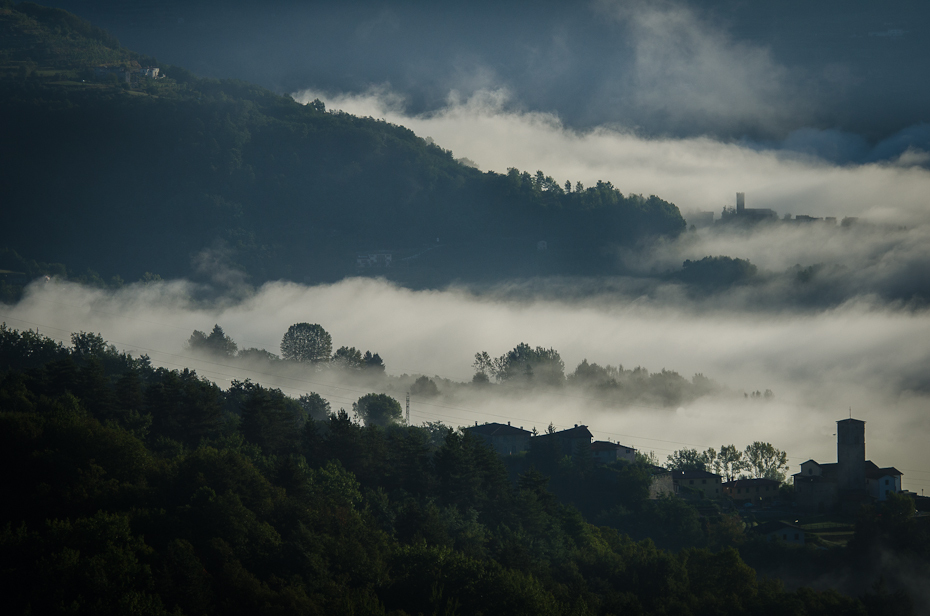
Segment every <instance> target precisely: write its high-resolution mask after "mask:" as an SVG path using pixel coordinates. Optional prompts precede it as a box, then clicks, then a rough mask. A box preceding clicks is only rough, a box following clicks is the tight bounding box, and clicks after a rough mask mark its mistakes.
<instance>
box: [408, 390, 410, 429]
mask: <svg viewBox="0 0 930 616" xmlns="http://www.w3.org/2000/svg"><path fill="white" fill-rule="evenodd" d="M407 425H408V426H409V425H410V392H409V391H408V392H407Z"/></svg>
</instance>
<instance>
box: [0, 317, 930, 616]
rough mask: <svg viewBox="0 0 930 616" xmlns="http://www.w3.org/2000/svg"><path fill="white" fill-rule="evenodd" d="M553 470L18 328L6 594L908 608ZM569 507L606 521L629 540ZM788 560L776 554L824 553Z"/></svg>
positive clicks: (1, 506) (26, 600)
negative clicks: (838, 585)
mask: <svg viewBox="0 0 930 616" xmlns="http://www.w3.org/2000/svg"><path fill="white" fill-rule="evenodd" d="M540 440H541V441H545V439H540ZM546 442H550V441H546ZM550 453H551V452H547V451H546V449H545V448H543V449H540V450H537V451H533V452H531V455H528V456H527V458H526V461H525V463H526V464H528V465H530V468H529V469H528V470H523V471H521V472H520V473H519V475H518V476H516V477H510V476H509V475H508V467H506V466H505V465H504V463H503V462H502V459H501V458H500V457H499V456H498V455H497V454H496V453H494V452H493V451H492V450H491V449H490V448H488V447H487V446H486V445H485V444H484V443H483V441H480V440H478V439H476V438H475V437H473V436H471V435H470V434H468V433H465V434H462V433H460V432H456V431H453V430H446V431H445V432H444V433H442V434H439V435H438V438H437V435H436V433H435V432H433V431H431V430H429V429H427V428H416V427H409V426H403V425H393V426H390V427H379V426H376V425H372V426H361V425H358V424H357V423H355V422H354V421H352V420H351V419H350V417H349V416H348V415H347V414H346V413H345V412H342V411H340V412H337V413H335V414H332V415H331V416H329V417H326V418H324V419H322V420H320V421H316V420H314V419H312V418H310V417H308V416H307V415H306V414H305V413H304V412H302V407H301V404H300V403H299V402H298V401H295V400H293V399H290V398H287V397H286V396H284V395H283V394H282V393H281V392H280V391H278V390H274V389H267V388H264V387H261V386H260V385H257V384H254V383H250V382H245V383H235V384H234V385H233V387H231V388H230V389H228V390H227V391H223V390H221V389H219V388H218V387H216V386H215V385H214V384H212V383H210V382H208V381H205V380H203V379H201V378H199V377H198V376H197V375H196V374H194V373H193V372H191V371H188V370H183V371H177V370H175V371H169V370H165V369H163V368H159V369H155V368H153V367H152V366H151V365H150V364H149V362H148V360H147V358H146V357H145V356H143V357H141V358H133V357H131V356H129V355H126V354H124V353H119V352H117V351H116V349H115V348H113V347H111V346H109V345H107V344H106V342H105V341H104V340H103V339H101V338H100V337H99V336H97V335H93V334H87V333H79V334H74V335H73V336H72V345H71V346H70V347H65V346H63V345H61V344H59V343H56V342H54V341H53V340H50V339H48V338H44V337H42V336H40V335H38V334H35V333H32V332H17V331H15V330H11V329H8V328H7V327H6V326H5V325H4V326H0V457H2V461H3V465H4V468H6V469H7V470H8V471H9V472H7V473H6V474H5V479H4V481H3V495H4V498H3V499H0V588H2V590H3V596H4V603H5V606H6V609H7V611H8V612H10V613H16V614H21V613H41V614H52V613H64V612H68V613H91V614H126V613H134V614H167V613H171V614H249V615H252V614H292V613H301V614H394V615H396V616H401V615H403V614H508V615H510V614H527V615H533V616H537V615H539V614H576V615H584V614H605V615H606V614H628V613H632V614H671V613H675V614H755V615H758V614H773V615H774V614H798V615H802V614H803V615H823V616H827V615H830V616H835V615H842V614H849V615H853V614H855V615H862V614H891V613H894V614H906V613H909V612H910V600H909V599H908V597H907V596H906V595H903V594H902V593H897V594H892V593H888V592H886V591H884V589H883V588H878V589H877V590H875V591H874V592H867V593H865V594H863V595H862V597H861V598H850V597H845V596H842V595H840V594H838V593H836V592H833V591H826V592H814V591H811V590H810V589H804V588H802V589H800V590H798V591H796V592H786V591H785V590H784V589H783V588H782V587H781V585H780V584H778V583H776V582H772V581H766V580H763V579H759V578H757V576H756V574H755V572H754V571H753V570H752V569H751V568H750V567H749V566H747V565H746V564H745V563H744V562H743V561H742V560H741V558H740V556H739V553H738V552H737V551H736V550H735V549H733V547H732V546H733V545H738V544H739V542H738V541H737V538H738V536H739V535H740V533H739V532H738V531H737V530H736V529H734V527H733V525H732V523H729V524H728V523H727V522H726V520H723V519H721V520H718V521H714V520H713V519H707V518H704V519H699V518H698V514H697V512H696V511H695V510H694V508H693V507H692V506H690V505H688V504H687V503H685V502H684V501H683V500H679V499H660V500H659V501H650V500H646V499H645V494H644V493H643V487H644V485H646V484H645V483H644V481H645V482H646V483H648V478H646V479H644V477H643V475H644V473H646V471H647V469H648V466H645V465H642V464H627V463H618V464H617V465H612V466H610V467H608V468H604V467H601V468H600V470H595V469H594V468H592V467H591V466H590V459H587V460H585V459H584V458H581V459H579V460H576V461H571V460H569V459H568V458H564V459H561V460H560V459H558V457H554V458H553V457H552V456H551V455H550ZM510 466H511V467H513V465H510ZM511 470H514V469H513V468H511ZM550 478H551V480H552V481H553V482H554V483H556V484H558V485H557V486H556V487H558V488H559V491H564V492H567V495H565V496H561V497H560V496H557V495H556V494H553V492H551V491H550V490H549V488H548V484H549V482H550ZM905 500H906V499H905ZM573 501H575V502H579V503H580V504H582V505H583V506H584V507H585V509H589V510H590V509H592V507H595V506H596V505H597V506H603V505H604V504H605V503H606V504H610V505H611V506H612V507H613V508H612V510H611V511H612V515H610V516H607V518H609V519H606V520H605V522H606V523H608V524H612V525H614V527H611V526H602V527H597V526H593V525H592V524H590V523H589V522H588V521H586V519H585V517H584V515H583V514H582V512H579V510H578V509H576V507H575V506H574V505H573V504H571V503H572V502H573ZM598 503H599V505H598ZM618 520H626V521H621V522H620V524H630V523H631V521H632V522H634V526H632V527H631V528H632V529H634V530H635V532H636V534H639V535H642V534H646V535H647V536H654V537H655V538H656V539H657V540H658V541H660V542H661V543H663V544H666V545H669V546H671V547H675V548H676V549H680V548H683V549H680V551H678V552H677V553H673V552H667V551H663V550H662V549H659V548H657V547H656V545H655V544H654V543H653V542H652V541H650V540H645V541H641V542H637V541H634V540H633V539H631V538H630V537H628V536H627V535H625V534H624V532H621V531H620V530H618V529H617V527H616V523H617V521H618ZM889 520H890V518H889ZM894 520H895V521H894V526H893V527H892V526H889V524H888V523H887V522H882V521H881V520H877V521H874V520H873V521H872V522H871V523H870V524H867V525H864V526H863V528H864V529H865V530H867V531H868V533H871V535H867V534H864V535H863V539H864V540H866V539H869V538H870V537H871V538H878V537H880V536H882V533H883V532H887V531H888V530H889V529H890V530H891V531H893V535H892V536H897V537H905V536H906V537H908V538H909V539H908V546H907V548H906V549H907V550H909V551H914V550H925V549H926V546H927V541H926V532H925V530H924V531H922V532H923V534H919V533H916V532H915V531H914V530H913V529H910V530H907V529H905V526H906V524H907V523H908V522H907V521H906V520H905V519H903V518H902V519H898V518H894ZM899 522H900V523H899ZM902 524H903V525H902ZM911 524H913V523H912V522H911ZM894 533H896V534H894ZM902 533H905V534H902ZM762 545H764V542H763V544H762ZM864 545H865V546H868V545H870V543H864ZM689 546H690V547H689ZM896 549H898V548H896ZM787 552H791V550H790V548H786V547H785V546H781V547H779V546H770V547H769V548H768V553H769V556H770V557H782V558H784V559H785V560H786V562H804V560H805V559H807V558H810V554H813V553H814V552H798V551H795V552H794V556H790V555H789V554H787ZM904 553H905V552H901V554H904ZM860 557H861V558H866V559H867V558H868V550H863V554H862V555H861V556H860Z"/></svg>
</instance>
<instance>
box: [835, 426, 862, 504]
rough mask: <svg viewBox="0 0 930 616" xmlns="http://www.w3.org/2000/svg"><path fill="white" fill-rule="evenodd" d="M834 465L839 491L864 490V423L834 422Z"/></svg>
mask: <svg viewBox="0 0 930 616" xmlns="http://www.w3.org/2000/svg"><path fill="white" fill-rule="evenodd" d="M836 463H837V467H838V468H837V470H838V471H839V472H838V477H837V479H838V480H839V484H840V485H839V488H840V489H841V490H865V489H866V484H865V422H864V421H860V420H858V419H852V418H849V419H843V420H841V421H838V422H836Z"/></svg>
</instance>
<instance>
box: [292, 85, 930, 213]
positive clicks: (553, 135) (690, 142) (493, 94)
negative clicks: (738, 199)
mask: <svg viewBox="0 0 930 616" xmlns="http://www.w3.org/2000/svg"><path fill="white" fill-rule="evenodd" d="M294 97H295V98H296V99H297V100H300V101H309V100H313V99H314V98H321V99H322V100H324V102H326V104H327V107H329V108H337V109H342V110H344V111H347V112H350V113H354V114H356V115H363V116H369V115H370V116H373V117H377V118H384V119H385V120H387V121H389V122H392V123H396V124H402V125H404V126H407V127H409V128H410V129H411V130H413V131H414V132H415V133H416V134H417V135H419V136H421V137H426V136H430V137H432V138H433V139H435V141H436V143H438V144H439V145H441V146H442V147H444V148H446V149H451V150H452V152H453V153H454V154H455V155H456V156H460V157H461V156H464V157H467V158H469V159H471V160H473V161H475V162H476V163H477V164H478V165H479V167H480V168H481V169H483V170H492V171H497V172H499V173H503V172H505V171H506V170H507V168H509V167H517V168H519V169H522V170H528V171H530V172H535V171H536V170H537V169H541V170H543V171H544V172H545V173H546V174H548V175H552V176H553V177H555V178H556V179H557V180H559V181H560V182H564V181H565V180H571V181H572V182H573V183H574V182H576V181H581V182H583V183H585V184H586V185H592V184H593V183H594V182H595V181H597V180H599V179H600V180H607V181H610V182H612V183H613V184H614V186H616V187H617V188H618V189H620V190H621V191H623V192H624V193H638V194H644V195H649V194H656V195H658V196H660V197H662V198H664V199H666V200H668V201H671V202H673V203H675V204H676V205H678V206H679V208H680V209H682V210H690V209H700V210H714V211H716V212H717V215H718V216H719V212H720V210H721V209H722V207H723V206H724V205H730V206H732V205H733V204H734V199H735V197H734V193H736V192H737V191H739V192H745V193H746V195H747V197H746V198H747V206H748V207H761V208H772V209H774V210H776V211H778V212H779V213H780V214H785V213H791V214H795V215H797V214H810V215H814V216H837V217H844V216H859V217H868V218H870V219H871V220H874V221H879V222H885V221H892V222H898V223H902V224H916V223H922V222H924V221H926V219H927V214H928V211H927V210H928V208H927V205H928V203H927V197H926V195H928V194H930V172H928V171H927V170H926V169H923V168H921V167H919V166H909V165H907V164H901V163H902V162H904V163H907V162H913V161H910V158H914V156H910V158H909V159H908V161H899V162H896V163H871V164H865V165H835V164H831V163H828V162H826V161H824V160H822V159H819V158H815V157H813V156H806V155H801V154H797V153H791V152H778V151H773V150H763V151H760V150H758V149H754V148H751V147H747V146H744V145H740V144H737V143H724V142H720V141H715V140H713V139H710V138H706V137H698V138H689V139H672V138H665V139H647V138H643V137H640V136H637V135H636V134H635V133H634V132H631V131H626V130H621V129H614V128H606V127H602V128H598V129H594V130H591V131H587V132H583V133H581V132H577V131H573V130H570V129H567V128H566V127H564V126H563V125H562V124H561V122H560V121H559V119H558V118H557V117H556V116H554V115H551V114H547V113H539V112H521V111H515V110H512V109H510V108H509V107H510V96H509V94H508V92H507V91H506V90H493V91H481V92H478V93H476V94H475V95H473V96H471V97H470V98H468V99H465V100H461V99H459V98H457V97H456V96H455V95H453V96H451V97H450V100H449V104H448V105H447V106H446V107H445V108H444V109H443V110H442V111H440V112H434V113H431V114H429V115H423V116H410V115H406V114H405V113H404V112H403V109H402V105H400V104H399V103H398V100H397V98H396V97H395V96H392V95H390V94H389V91H385V90H384V89H383V88H380V89H378V90H373V91H371V92H369V93H368V94H365V95H361V96H345V95H343V96H329V97H327V96H325V95H323V94H321V93H318V92H312V91H304V92H299V93H296V94H294Z"/></svg>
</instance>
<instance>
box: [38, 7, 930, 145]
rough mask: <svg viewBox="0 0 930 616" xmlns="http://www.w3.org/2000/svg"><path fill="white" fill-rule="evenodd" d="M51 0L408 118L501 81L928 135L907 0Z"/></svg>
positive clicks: (296, 86) (707, 117)
mask: <svg viewBox="0 0 930 616" xmlns="http://www.w3.org/2000/svg"><path fill="white" fill-rule="evenodd" d="M51 4H55V5H58V6H62V7H64V8H67V9H69V10H72V11H74V12H76V13H78V14H79V15H83V16H86V17H88V18H90V19H92V20H93V21H94V22H95V23H97V24H99V25H102V26H104V27H106V28H108V29H109V30H111V31H112V32H113V33H114V34H115V35H116V36H117V37H119V38H120V40H121V41H122V42H123V44H124V45H126V46H128V47H130V48H132V49H135V50H137V51H140V52H143V53H147V54H150V55H153V56H155V57H157V58H158V59H159V60H161V61H163V62H170V63H174V64H178V65H181V66H184V67H186V68H189V69H191V70H193V71H195V72H196V73H198V74H201V75H203V76H210V77H234V78H239V79H246V80H249V81H252V82H255V83H258V84H260V85H264V86H266V87H270V88H272V89H275V90H277V91H279V92H282V93H290V92H295V91H299V90H303V89H312V90H317V91H323V92H328V93H329V94H331V95H337V94H359V93H363V92H366V91H367V90H368V89H369V88H371V87H372V86H379V87H383V88H386V89H389V90H390V91H392V92H394V93H396V94H397V95H398V96H399V97H400V98H401V99H402V100H403V101H404V104H405V105H406V108H407V110H408V111H409V112H410V113H414V114H416V113H423V112H428V111H434V110H437V109H442V108H444V107H445V105H446V101H447V99H448V97H449V95H450V93H452V92H455V93H457V94H458V96H460V97H462V98H465V99H467V98H469V97H471V96H472V95H473V94H474V93H476V92H478V91H484V90H493V91H496V90H505V91H507V92H508V93H509V97H508V101H507V106H508V107H509V108H512V109H516V110H522V111H539V112H545V113H550V114H553V115H555V116H556V117H558V118H559V119H560V121H562V122H563V123H565V125H566V126H569V127H571V128H576V129H590V128H593V127H597V126H605V125H619V126H621V127H623V128H625V129H628V130H635V131H639V132H640V133H641V134H644V135H646V136H695V135H709V136H712V137H716V138H721V139H726V140H741V139H746V140H750V141H752V142H753V143H754V144H757V145H759V146H763V147H787V148H792V149H796V150H804V151H808V152H816V153H819V154H821V155H825V156H828V157H830V158H831V159H833V160H838V161H840V162H845V161H848V160H857V161H862V160H870V159H874V158H881V159H884V158H888V157H890V156H895V155H897V154H900V153H901V152H902V151H903V150H904V149H906V147H907V145H909V144H914V143H917V144H922V145H923V146H924V147H925V148H926V145H927V143H928V139H930V129H928V127H927V126H926V125H925V124H924V123H926V122H928V121H930V117H928V115H927V114H928V106H927V105H926V104H925V103H926V100H927V97H928V94H930V82H928V80H927V79H925V75H926V74H927V70H928V68H930V5H928V4H927V3H926V2H922V1H920V0H896V1H894V2H882V3H877V2H872V1H870V0H822V1H820V2H808V1H801V0H783V1H781V2H768V3H760V2H747V1H744V0H716V1H715V0H701V1H697V0H691V1H687V0H681V1H666V0H660V1H650V2H646V1H644V0H594V1H591V2H546V1H541V2H540V1H536V2H529V1H527V2H490V1H480V0H479V1H470V2H415V1H406V2H404V1H390V0H389V1H377V2H376V1H367V2H359V1H356V2H343V3H335V2H328V1H327V2H322V1H313V0H310V1H305V0H300V1H298V0H270V1H267V2H246V1H236V0H229V1H225V0H224V1H219V0H206V1H205V0H185V1H183V2H182V1H181V0H162V1H159V0H145V1H141V0H140V1H136V2H122V1H116V0H59V1H57V2H52V3H51ZM804 129H817V131H816V132H810V131H806V130H804ZM799 131H800V132H799ZM822 131H826V132H822ZM889 140H890V141H889ZM877 146H880V147H877Z"/></svg>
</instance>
